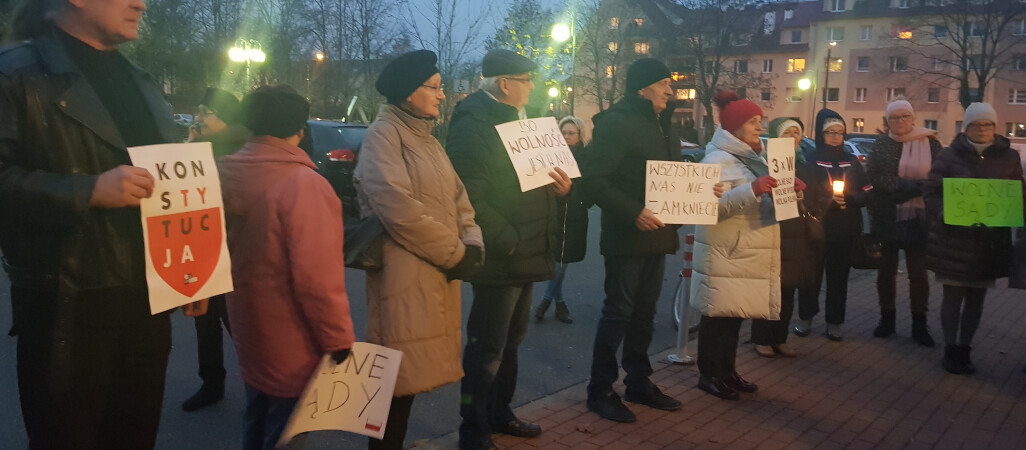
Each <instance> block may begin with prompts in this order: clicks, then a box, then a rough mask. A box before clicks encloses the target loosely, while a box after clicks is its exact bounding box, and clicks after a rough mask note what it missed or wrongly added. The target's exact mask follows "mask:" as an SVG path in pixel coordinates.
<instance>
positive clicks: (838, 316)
mask: <svg viewBox="0 0 1026 450" xmlns="http://www.w3.org/2000/svg"><path fill="white" fill-rule="evenodd" d="M844 136H845V125H844V119H842V118H841V116H840V115H839V114H837V113H836V112H834V111H832V110H829V109H823V110H821V111H820V112H819V113H818V114H816V150H815V151H814V152H812V154H810V155H808V156H807V161H806V163H805V164H804V165H802V166H800V167H799V170H798V178H801V179H802V181H805V183H806V185H807V186H808V188H807V189H806V190H805V206H806V207H808V208H809V211H811V212H812V214H813V215H814V216H816V217H817V218H819V220H820V221H821V222H822V223H823V233H824V234H825V236H826V248H825V253H824V256H823V267H822V268H821V269H820V270H819V271H817V273H818V276H819V278H820V279H819V280H816V283H815V286H816V287H817V289H812V290H808V291H805V292H804V293H803V294H804V295H802V294H799V296H798V319H799V320H798V323H797V325H795V327H794V333H795V334H796V335H798V336H808V334H809V332H810V331H811V328H812V318H813V317H815V316H816V314H819V289H818V287H819V286H821V285H822V278H823V274H824V271H825V275H826V299H825V301H824V303H825V304H826V323H827V328H826V336H827V338H828V339H830V340H832V341H840V340H842V339H843V335H842V334H841V325H842V324H843V323H844V315H845V314H844V313H845V309H846V303H847V299H848V272H849V271H850V270H851V248H852V245H854V241H855V237H856V236H858V235H859V233H861V232H862V207H863V206H864V205H865V204H866V203H867V201H868V199H869V194H868V193H867V192H866V185H867V181H866V173H865V170H863V168H862V164H861V163H860V162H859V160H858V158H857V157H856V156H855V155H852V154H851V153H848V152H846V151H845V150H844ZM836 182H842V183H843V184H842V185H839V186H837V187H835V183H836ZM841 186H843V187H841ZM838 187H840V188H841V189H837V188H838Z"/></svg>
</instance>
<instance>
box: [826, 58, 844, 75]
mask: <svg viewBox="0 0 1026 450" xmlns="http://www.w3.org/2000/svg"><path fill="white" fill-rule="evenodd" d="M828 67H829V68H830V71H831V72H840V71H841V67H842V65H841V58H836V59H831V60H830V65H829V66H828Z"/></svg>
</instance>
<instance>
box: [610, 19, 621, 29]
mask: <svg viewBox="0 0 1026 450" xmlns="http://www.w3.org/2000/svg"><path fill="white" fill-rule="evenodd" d="M609 29H610V30H619V29H620V18H619V17H610V18H609Z"/></svg>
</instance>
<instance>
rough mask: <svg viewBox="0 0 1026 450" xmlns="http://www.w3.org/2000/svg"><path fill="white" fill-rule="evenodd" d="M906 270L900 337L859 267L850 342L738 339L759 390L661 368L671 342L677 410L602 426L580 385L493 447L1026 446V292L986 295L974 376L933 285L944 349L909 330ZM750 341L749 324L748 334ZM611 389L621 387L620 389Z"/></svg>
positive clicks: (432, 443) (429, 444)
mask: <svg viewBox="0 0 1026 450" xmlns="http://www.w3.org/2000/svg"><path fill="white" fill-rule="evenodd" d="M903 276H904V275H903V274H899V284H898V299H899V301H898V333H897V334H896V335H895V336H893V337H890V338H887V339H880V338H875V337H873V335H872V330H873V328H874V327H875V326H876V322H877V318H878V317H879V309H878V307H877V303H876V301H877V295H876V288H875V272H870V271H852V278H851V282H850V283H849V292H848V306H847V318H846V322H847V323H846V324H845V325H844V341H843V342H831V341H828V340H827V339H826V337H825V336H824V335H823V333H824V332H825V325H824V323H823V319H822V314H820V315H819V316H818V317H816V319H815V321H814V327H813V333H812V334H811V335H810V336H808V337H804V338H802V337H796V336H794V335H791V336H789V338H788V343H789V344H790V345H791V346H792V347H793V348H794V349H795V350H796V351H797V352H798V358H797V359H789V358H762V357H759V356H758V355H756V354H755V352H754V351H753V349H752V344H751V343H747V344H745V343H743V344H741V346H740V348H739V350H738V357H737V367H738V371H739V372H740V373H741V374H742V375H743V376H744V377H745V378H746V379H748V380H750V381H753V382H755V383H757V384H758V385H759V392H758V393H756V394H750V395H745V394H742V399H741V400H740V401H737V402H730V401H725V400H720V399H717V398H715V397H712V396H711V395H708V394H706V393H704V392H702V391H700V390H698V389H697V388H696V387H695V386H696V384H697V383H698V369H697V368H696V367H695V366H693V365H692V366H677V365H669V364H663V363H661V362H662V361H663V360H665V356H666V354H667V353H670V352H672V350H673V349H664V351H660V352H658V353H654V354H653V355H652V359H653V361H655V362H656V363H655V364H654V367H655V369H656V370H655V374H654V375H653V376H652V381H653V382H655V383H656V384H657V385H659V387H660V388H661V389H662V390H663V392H664V393H666V394H668V395H670V396H672V397H674V398H676V399H678V400H680V401H681V402H683V404H684V407H683V408H682V409H681V410H679V411H674V412H665V411H659V410H655V409H651V408H647V407H645V406H641V405H630V404H628V406H630V407H631V409H632V410H633V411H634V412H635V414H637V416H638V420H637V422H635V423H633V424H620V423H614V422H610V421H605V420H602V419H600V418H599V417H598V416H597V415H595V414H593V413H591V412H589V411H588V410H587V408H586V407H585V395H586V394H585V385H586V382H582V383H581V384H578V385H575V386H572V387H570V388H567V389H565V390H563V391H560V392H557V393H555V394H552V395H550V396H548V397H545V398H542V399H539V400H537V401H535V402H532V403H529V404H527V405H524V406H522V407H520V408H518V409H517V410H516V412H517V414H518V415H519V416H520V417H521V418H522V419H524V420H527V421H531V422H535V423H538V424H540V425H541V427H542V429H543V430H544V432H543V433H542V435H541V436H539V437H536V438H532V439H524V438H516V437H512V436H505V435H495V436H494V440H495V443H496V445H497V446H498V447H499V448H501V449H515V450H520V449H525V450H528V449H567V448H573V449H574V450H590V449H631V450H645V449H664V448H665V449H678V448H731V449H746V448H758V449H760V450H763V449H766V450H769V449H778V448H787V449H804V448H816V449H833V448H855V449H864V448H865V449H868V448H882V449H920V448H940V449H949V448H951V449H954V448H972V449H1012V448H1026V435H1024V434H1026V401H1024V400H1026V389H1024V387H1026V373H1024V372H1023V368H1024V366H1026V345H1023V344H1024V343H1026V291H1021V290H1015V289H1007V288H1005V287H1004V285H1005V283H1004V282H1003V281H1000V282H999V283H998V286H1000V287H998V288H996V289H991V290H990V292H989V293H988V296H987V299H986V303H985V307H984V317H983V320H982V323H981V325H980V329H979V331H978V332H977V335H976V338H975V341H974V343H973V344H974V345H973V361H974V362H975V363H976V366H977V367H978V369H979V372H978V373H977V374H976V375H972V376H965V375H951V374H948V373H947V372H945V371H944V369H942V368H941V365H940V360H941V358H942V356H943V335H942V333H941V328H940V313H939V311H940V303H941V286H940V285H939V284H937V283H931V285H930V309H931V310H930V315H929V324H930V328H931V331H932V334H933V336H934V338H935V339H936V340H937V346H936V347H934V348H926V347H921V346H918V345H916V344H915V343H914V342H913V341H912V339H911V337H910V331H911V317H910V316H909V313H908V300H907V299H908V283H907V279H902V278H901V277H903ZM931 280H932V277H931ZM820 297H821V300H820V301H822V295H821V296H820ZM902 299H904V301H902ZM795 310H796V311H797V308H795ZM796 315H797V312H796ZM747 339H748V331H747V326H746V327H745V329H743V330H742V336H741V340H742V342H743V341H745V340H747ZM695 347H696V346H695V345H694V342H692V346H691V348H695ZM616 389H617V390H618V391H619V392H620V393H622V392H623V385H622V384H621V383H618V384H617V387H616ZM456 444H457V436H456V434H455V433H452V434H449V435H446V436H443V437H440V438H438V439H434V440H428V441H419V442H417V443H415V445H416V447H417V448H432V449H448V448H455V447H456Z"/></svg>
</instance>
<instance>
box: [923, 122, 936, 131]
mask: <svg viewBox="0 0 1026 450" xmlns="http://www.w3.org/2000/svg"><path fill="white" fill-rule="evenodd" d="M923 128H927V129H930V130H934V131H936V130H937V121H936V120H924V121H923Z"/></svg>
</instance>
